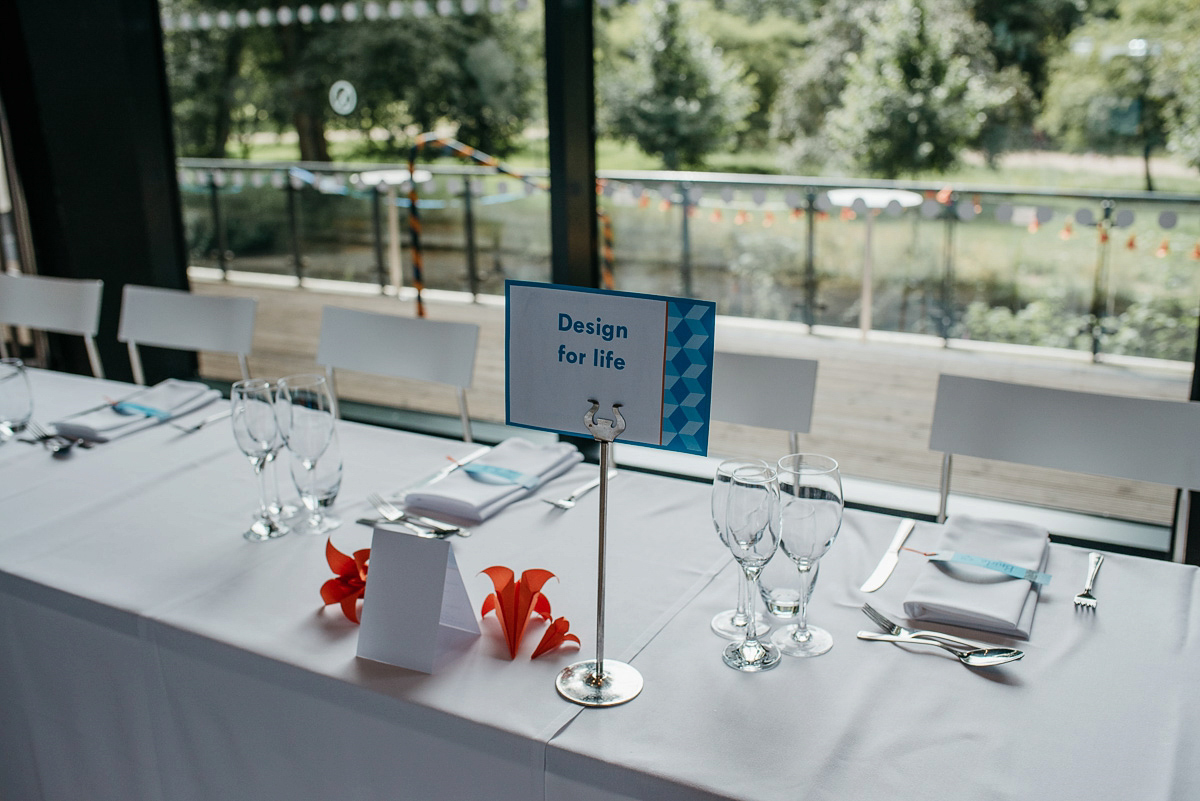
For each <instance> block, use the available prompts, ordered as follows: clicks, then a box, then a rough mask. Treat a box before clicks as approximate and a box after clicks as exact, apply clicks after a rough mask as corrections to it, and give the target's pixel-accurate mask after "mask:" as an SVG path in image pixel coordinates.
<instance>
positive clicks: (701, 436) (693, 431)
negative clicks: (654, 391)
mask: <svg viewBox="0 0 1200 801" xmlns="http://www.w3.org/2000/svg"><path fill="white" fill-rule="evenodd" d="M715 323H716V309H715V308H714V307H713V305H712V304H709V303H692V302H689V301H686V300H670V301H667V352H666V362H665V365H664V373H663V412H662V414H663V421H662V422H663V425H662V432H663V440H662V444H663V447H664V448H668V449H670V450H674V451H684V452H686V453H698V454H700V455H702V456H703V455H707V454H708V417H709V404H710V403H711V398H710V397H709V391H710V390H711V388H712V363H713V336H712V333H713V327H714V324H715Z"/></svg>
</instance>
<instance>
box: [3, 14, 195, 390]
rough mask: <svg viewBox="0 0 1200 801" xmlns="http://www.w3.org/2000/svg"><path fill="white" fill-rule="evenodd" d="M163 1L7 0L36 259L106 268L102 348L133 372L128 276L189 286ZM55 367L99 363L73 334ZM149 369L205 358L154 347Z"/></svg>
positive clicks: (10, 110)
mask: <svg viewBox="0 0 1200 801" xmlns="http://www.w3.org/2000/svg"><path fill="white" fill-rule="evenodd" d="M158 13H159V12H158V4H157V3H156V2H155V0H55V2H52V3H48V2H45V0H6V1H5V2H3V3H0V98H2V99H3V102H4V109H5V112H6V115H7V118H8V128H9V132H10V135H11V140H12V141H11V146H12V153H13V158H14V161H15V164H14V165H13V166H14V168H15V169H16V172H17V174H18V175H19V176H20V178H21V183H22V187H23V189H24V192H25V200H26V203H27V207H28V211H29V222H30V228H31V231H32V239H33V247H34V252H35V255H36V260H37V268H38V271H39V272H40V273H41V274H43V275H52V276H61V277H68V278H100V279H103V281H104V307H103V313H102V315H101V323H100V333H99V336H98V337H97V344H98V345H99V347H100V353H101V357H102V358H103V360H104V367H105V370H106V372H107V373H108V375H109V376H110V377H112V378H126V379H128V378H130V376H131V373H130V370H129V363H128V358H127V356H126V353H125V347H124V345H121V344H120V343H118V342H117V339H116V335H117V321H118V319H119V313H120V302H121V288H122V286H123V285H125V284H126V283H133V284H150V285H155V286H162V287H169V288H176V289H186V288H187V271H186V270H187V254H186V250H185V247H184V235H183V222H182V215H181V213H180V204H179V188H178V186H177V182H176V177H175V150H174V144H173V140H172V136H171V107H170V102H169V100H168V96H167V83H166V71H165V69H164V61H163V49H162V33H161V30H160V25H159V18H158ZM55 358H56V359H57V361H56V362H55V366H56V367H59V368H62V369H70V370H75V371H77V372H88V366H87V359H86V357H85V356H84V355H83V348H82V346H81V345H80V344H79V343H78V341H77V340H75V338H65V337H64V338H62V341H61V342H60V343H57V347H56V349H55ZM143 359H144V362H145V367H146V376H147V380H148V381H156V380H159V379H161V378H163V377H165V376H167V375H187V374H191V373H193V372H194V370H195V357H194V356H193V355H190V354H180V353H175V352H147V353H145V354H144V355H143Z"/></svg>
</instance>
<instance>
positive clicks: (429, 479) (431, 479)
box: [394, 446, 492, 498]
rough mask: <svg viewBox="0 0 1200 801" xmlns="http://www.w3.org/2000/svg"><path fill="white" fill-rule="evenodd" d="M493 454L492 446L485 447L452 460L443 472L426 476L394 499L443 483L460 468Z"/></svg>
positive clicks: (401, 491)
mask: <svg viewBox="0 0 1200 801" xmlns="http://www.w3.org/2000/svg"><path fill="white" fill-rule="evenodd" d="M491 452H492V449H491V447H490V446H484V447H482V448H480V449H479V450H475V451H471V452H470V453H468V454H467V455H466V456H465V457H463V458H462V459H454V460H452V463H451V464H448V465H446V466H445V467H443V468H442V469H441V470H439V471H437V472H436V473H434V474H433V475H431V476H426V477H425V478H423V479H421V480H420V481H418V482H416V483H415V484H410V485H409V486H407V487H405V488H404V489H402V490H400V491H399V492H397V493H396V494H395V496H394V497H398V498H403V497H404V495H405V494H406V493H409V492H411V491H413V490H415V489H420V488H421V487H428V486H429V485H430V484H436V483H437V482H439V481H441V480H442V479H443V478H445V477H446V476H448V475H450V474H451V473H453V472H454V471H455V470H458V469H459V468H461V467H463V466H465V465H468V464H470V463H471V462H473V461H475V460H476V459H478V458H479V457H481V456H486V455H487V454H489V453H491Z"/></svg>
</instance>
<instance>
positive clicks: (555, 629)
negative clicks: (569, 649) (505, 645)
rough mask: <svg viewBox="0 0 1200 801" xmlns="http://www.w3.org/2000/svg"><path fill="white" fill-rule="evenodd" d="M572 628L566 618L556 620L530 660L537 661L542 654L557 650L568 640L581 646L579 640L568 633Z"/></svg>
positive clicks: (547, 629) (534, 650)
mask: <svg viewBox="0 0 1200 801" xmlns="http://www.w3.org/2000/svg"><path fill="white" fill-rule="evenodd" d="M570 628H571V624H570V623H569V622H568V621H567V619H566V618H565V617H560V618H558V619H557V620H555V621H554V622H553V623H551V624H550V625H549V626H548V627H547V628H546V633H545V634H543V635H542V641H541V642H540V643H538V647H537V648H535V649H533V656H531V657H529V658H530V659H537V658H538V657H539V656H541V655H542V654H545V653H549V652H550V651H553V650H554V649H555V648H557V647H558V646H560V645H562V644H563V643H564V642H567V641H568V640H570V641H571V642H573V643H575V644H576V645H579V644H580V643H579V638H578V637H576V636H575V635H574V634H572V633H571V632H570V631H568V629H570Z"/></svg>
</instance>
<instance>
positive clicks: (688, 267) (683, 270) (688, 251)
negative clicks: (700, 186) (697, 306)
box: [668, 181, 692, 298]
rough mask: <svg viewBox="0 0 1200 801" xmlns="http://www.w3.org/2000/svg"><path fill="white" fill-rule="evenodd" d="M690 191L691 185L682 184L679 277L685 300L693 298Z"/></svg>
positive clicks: (680, 185)
mask: <svg viewBox="0 0 1200 801" xmlns="http://www.w3.org/2000/svg"><path fill="white" fill-rule="evenodd" d="M690 190H691V184H689V183H688V182H686V181H681V182H680V184H679V191H680V194H681V195H682V196H683V201H682V203H680V206H679V208H680V209H682V210H683V221H682V224H681V225H680V226H679V234H680V237H681V238H682V242H681V243H680V245H681V247H680V251H679V277H680V278H681V279H682V281H683V296H684V297H685V298H690V297H692V235H691V230H690V228H689V225H688V218H689V217H691V211H692V199H691V197H690V196H689V191H690ZM668 200H670V198H668Z"/></svg>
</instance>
